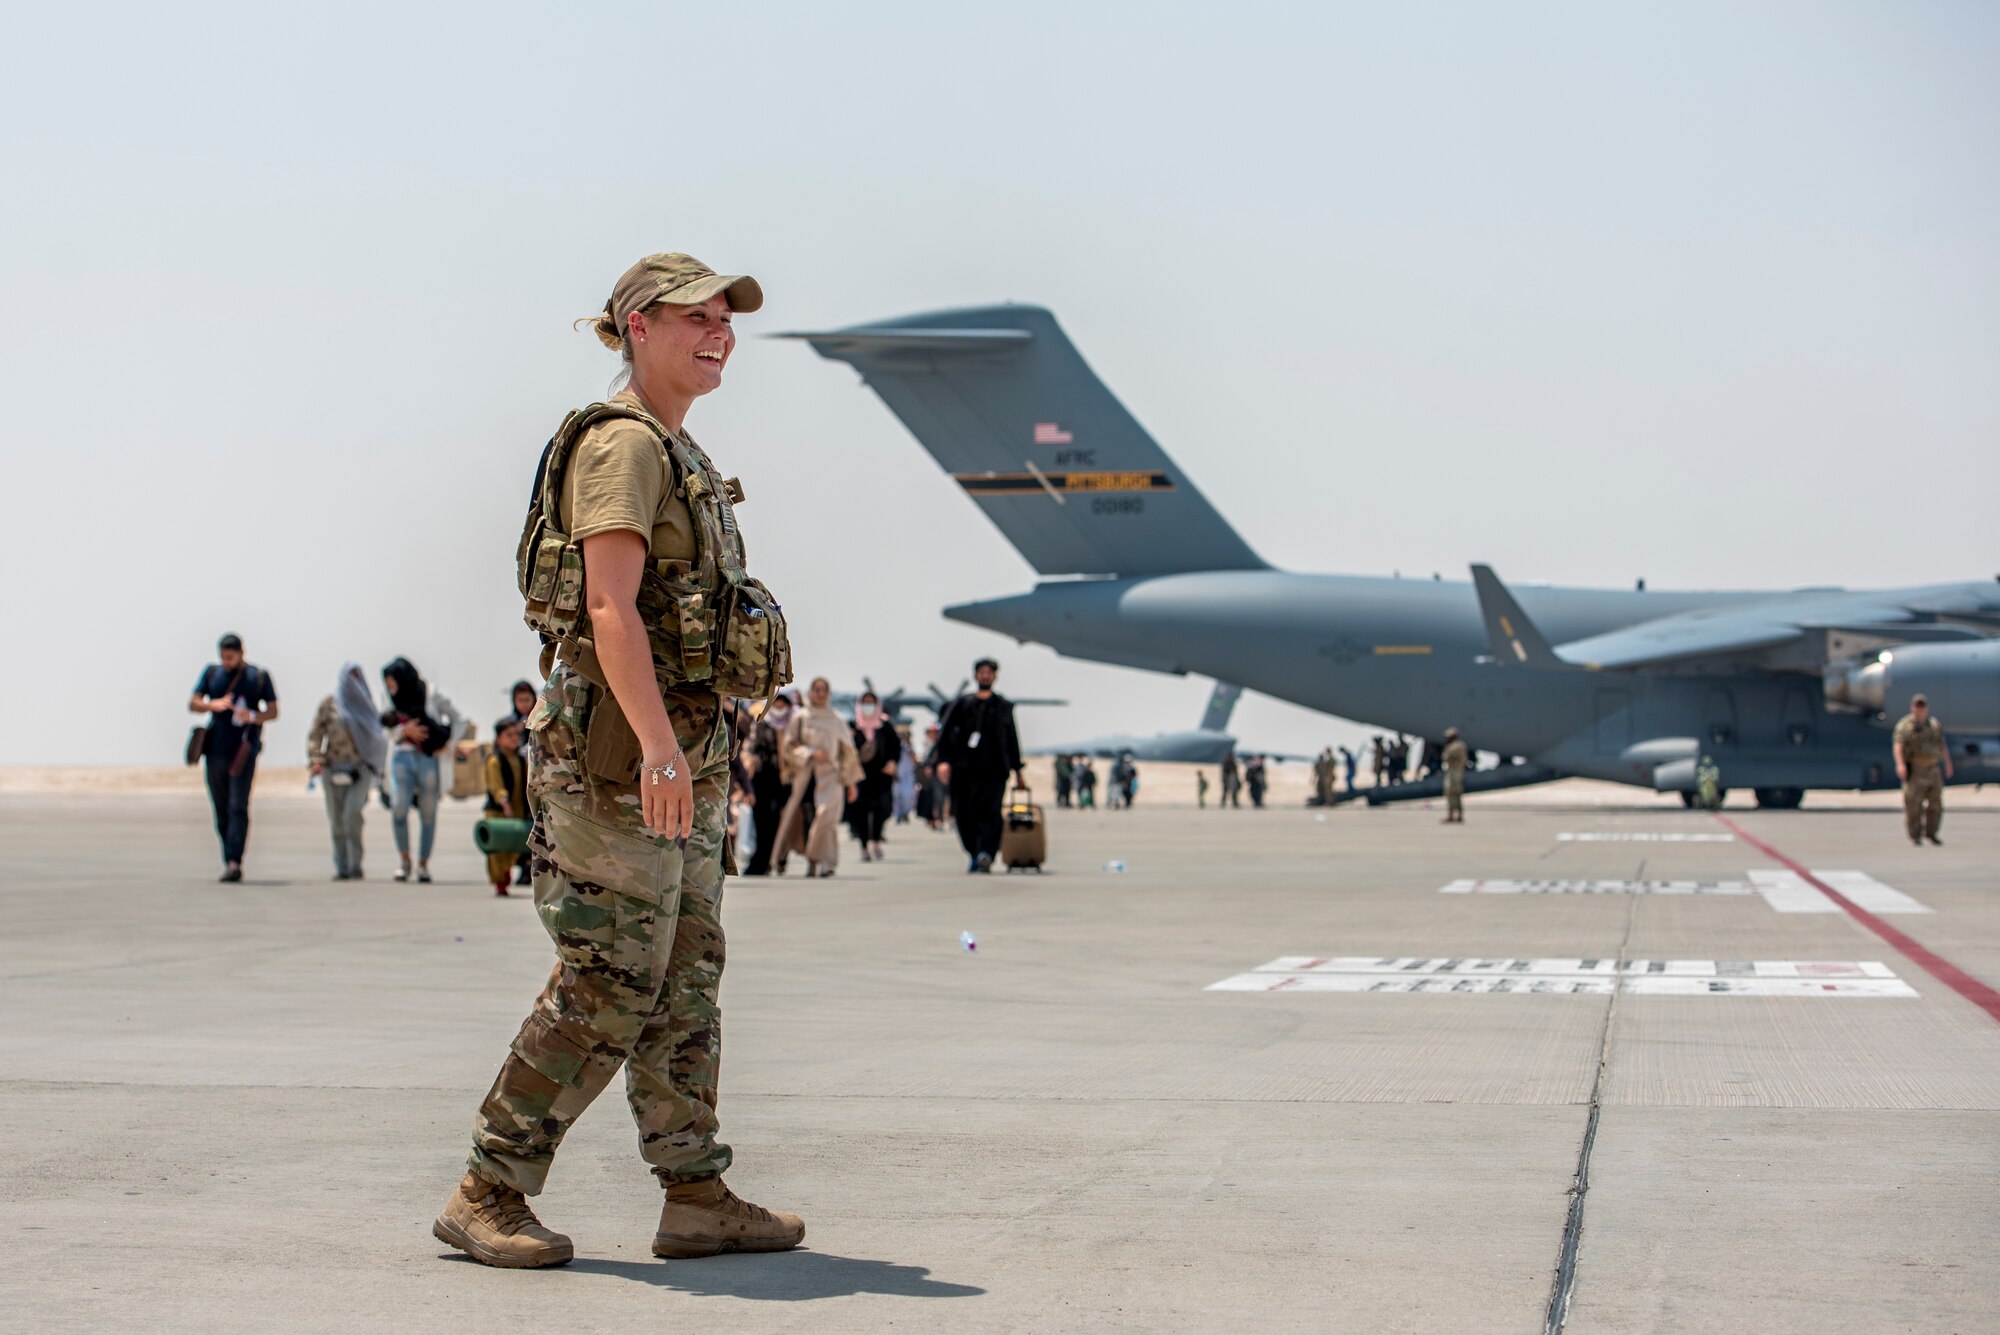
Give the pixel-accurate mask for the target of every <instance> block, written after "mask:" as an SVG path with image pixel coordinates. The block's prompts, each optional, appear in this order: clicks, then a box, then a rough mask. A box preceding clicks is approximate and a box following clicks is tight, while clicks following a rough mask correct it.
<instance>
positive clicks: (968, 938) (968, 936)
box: [958, 932, 979, 955]
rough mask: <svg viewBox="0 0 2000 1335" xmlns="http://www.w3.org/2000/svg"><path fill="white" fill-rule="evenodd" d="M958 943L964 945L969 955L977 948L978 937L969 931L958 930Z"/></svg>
mask: <svg viewBox="0 0 2000 1335" xmlns="http://www.w3.org/2000/svg"><path fill="white" fill-rule="evenodd" d="M958 944H959V945H960V946H962V947H964V949H965V953H966V954H968V955H970V954H972V953H973V952H974V951H976V950H978V949H979V938H978V937H976V936H974V935H973V934H972V933H971V932H960V933H959V934H958Z"/></svg>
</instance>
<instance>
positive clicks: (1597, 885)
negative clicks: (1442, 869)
mask: <svg viewBox="0 0 2000 1335" xmlns="http://www.w3.org/2000/svg"><path fill="white" fill-rule="evenodd" d="M1438 893H1439V894H1444V895H1749V894H1754V893H1755V891H1754V890H1752V889H1751V886H1750V883H1749V882H1748V881H1453V882H1452V883H1451V884H1450V885H1447V886H1441V887H1439V890H1438Z"/></svg>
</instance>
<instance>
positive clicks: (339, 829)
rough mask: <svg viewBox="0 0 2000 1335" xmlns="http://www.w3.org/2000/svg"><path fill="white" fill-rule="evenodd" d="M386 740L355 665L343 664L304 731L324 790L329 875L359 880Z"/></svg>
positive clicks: (386, 752)
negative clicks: (365, 827)
mask: <svg viewBox="0 0 2000 1335" xmlns="http://www.w3.org/2000/svg"><path fill="white" fill-rule="evenodd" d="M388 755H389V741H388V738H386V737H384V736H383V735H382V724H381V721H380V720H379V719H378V718H377V717H376V716H375V701H374V698H373V697H372V696H370V695H369V694H368V674H367V673H365V672H363V671H362V669H361V664H359V663H351V662H350V663H342V664H341V665H340V676H339V677H338V678H337V679H336V680H335V682H334V688H333V694H332V695H329V696H327V697H326V699H324V700H322V701H320V702H319V712H318V713H316V714H314V715H313V721H312V731H311V732H309V733H307V734H306V763H307V764H309V765H310V766H312V772H313V776H314V777H315V778H317V779H318V780H319V781H320V784H321V787H322V788H323V789H324V791H325V793H326V824H327V830H328V832H329V833H330V834H331V835H332V836H333V879H334V880H336V881H358V880H360V879H361V817H362V814H363V813H364V812H366V811H367V809H368V793H369V790H370V789H372V788H373V787H374V786H375V785H376V784H378V783H380V782H381V781H382V770H383V766H384V765H385V764H386V763H387V761H388Z"/></svg>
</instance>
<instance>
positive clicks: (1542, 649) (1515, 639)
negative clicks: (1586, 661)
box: [1472, 565, 1576, 669]
mask: <svg viewBox="0 0 2000 1335" xmlns="http://www.w3.org/2000/svg"><path fill="white" fill-rule="evenodd" d="M1472 587H1473V588H1474V589H1475V590H1477V591H1478V594H1479V614H1480V616H1481V617H1483V618H1485V621H1486V635H1487V638H1488V639H1490V640H1491V641H1492V642H1493V657H1494V658H1496V659H1498V660H1499V661H1500V662H1501V663H1504V664H1506V665H1507V666H1509V667H1514V666H1517V665H1518V666H1521V667H1532V668H1562V669H1568V668H1573V667H1575V666H1576V665H1575V664H1573V663H1568V662H1565V661H1563V660H1562V659H1561V658H1558V657H1557V656H1556V651H1555V650H1553V649H1551V648H1550V647H1549V642H1548V641H1547V640H1546V639H1544V638H1543V636H1542V632H1541V631H1539V630H1537V629H1536V628H1535V623H1534V622H1532V621H1530V620H1528V614H1527V613H1526V612H1523V611H1522V610H1521V604H1519V603H1518V602H1516V601H1514V595H1513V594H1511V593H1509V592H1508V591H1507V586H1506V585H1505V584H1503V583H1501V582H1500V577H1499V576H1498V575H1496V574H1494V573H1493V567H1492V566H1486V565H1475V566H1473V567H1472Z"/></svg>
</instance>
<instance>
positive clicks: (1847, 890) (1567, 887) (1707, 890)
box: [1438, 870, 1931, 913]
mask: <svg viewBox="0 0 2000 1335" xmlns="http://www.w3.org/2000/svg"><path fill="white" fill-rule="evenodd" d="M1813 875H1814V876H1817V877H1818V878H1819V879H1820V880H1822V881H1824V882H1826V883H1827V884H1828V885H1830V886H1832V887H1833V888H1834V889H1835V890H1838V891H1839V892H1840V893H1841V894H1843V895H1845V896H1847V898H1849V899H1851V900H1853V901H1854V902H1855V903H1856V904H1857V905H1859V906H1860V907H1862V908H1864V909H1867V910H1868V911H1869V912H1870V913H1929V912H1930V911H1931V910H1930V909H1928V908H1926V907H1925V906H1924V905H1922V904H1920V903H1918V902H1917V901H1916V900H1914V899H1912V898H1910V896H1908V895H1906V894H1904V893H1903V892H1902V891H1901V890H1898V889H1896V888H1895V887H1894V886H1888V885H1884V884H1882V882H1880V881H1878V880H1876V879H1875V878H1874V877H1873V876H1870V875H1869V874H1868V873H1867V872H1864V871H1815V872H1814V873H1813ZM1749 876H1750V879H1749V880H1748V881H1747V882H1746V881H1574V880H1547V881H1510V880H1500V879H1496V880H1460V881H1453V882H1452V883H1451V884H1449V885H1443V886H1439V887H1438V893H1439V894H1441V895H1751V894H1755V895H1762V896H1763V898H1764V902H1765V903H1767V904H1769V905H1770V906H1771V908H1772V910H1773V911H1774V912H1777V913H1838V912H1840V911H1841V910H1840V905H1838V904H1836V903H1834V902H1833V901H1832V900H1831V899H1828V898H1827V897H1826V896H1825V895H1823V894H1821V893H1820V892H1819V889H1818V888H1817V887H1816V886H1814V885H1813V884H1812V883H1811V882H1810V881H1808V880H1806V879H1805V878H1804V877H1803V876H1800V875H1799V874H1798V873H1797V872H1794V871H1782V870H1778V871H1772V870H1758V871H1753V872H1751V873H1749Z"/></svg>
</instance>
